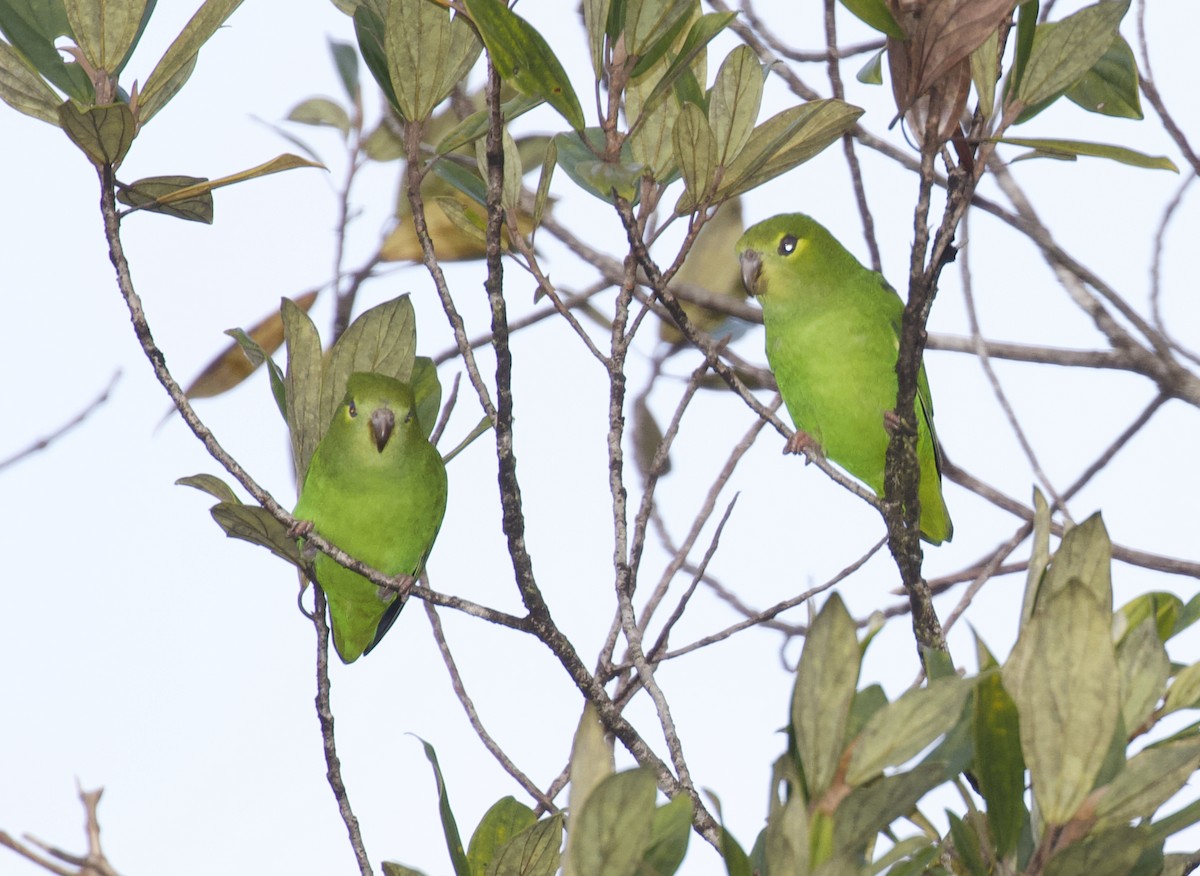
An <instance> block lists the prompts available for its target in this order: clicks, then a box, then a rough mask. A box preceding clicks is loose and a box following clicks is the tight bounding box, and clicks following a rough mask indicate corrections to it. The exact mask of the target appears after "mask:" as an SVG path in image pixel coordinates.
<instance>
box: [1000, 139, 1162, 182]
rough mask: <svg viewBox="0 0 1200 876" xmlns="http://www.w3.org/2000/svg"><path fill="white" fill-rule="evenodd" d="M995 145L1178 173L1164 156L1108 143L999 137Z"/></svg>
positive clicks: (1055, 155)
mask: <svg viewBox="0 0 1200 876" xmlns="http://www.w3.org/2000/svg"><path fill="white" fill-rule="evenodd" d="M996 142H997V143H1009V144H1011V145H1013V146H1027V147H1029V148H1030V149H1036V150H1038V151H1039V152H1043V153H1046V154H1047V155H1048V156H1050V157H1071V158H1073V157H1074V156H1077V155H1089V156H1092V157H1095V158H1107V159H1109V160H1111V161H1119V162H1120V163H1121V164H1129V165H1132V166H1133V167H1145V168H1149V169H1151V170H1171V171H1174V172H1175V173H1179V168H1178V167H1176V166H1175V162H1173V161H1172V160H1171V159H1169V158H1167V157H1166V156H1165V155H1146V154H1145V153H1143V152H1137V151H1135V150H1133V149H1126V148H1125V147H1124V146H1113V145H1111V144H1108V143H1089V142H1087V141H1084V140H1046V139H1029V138H1024V137H1001V138H999V139H998V140H997V141H996Z"/></svg>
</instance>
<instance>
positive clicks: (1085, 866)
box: [1044, 826, 1152, 876]
mask: <svg viewBox="0 0 1200 876" xmlns="http://www.w3.org/2000/svg"><path fill="white" fill-rule="evenodd" d="M1150 842H1152V841H1151V840H1150V838H1149V837H1148V836H1147V835H1146V833H1145V832H1143V831H1139V830H1137V829H1135V828H1132V827H1124V826H1123V827H1119V828H1116V829H1115V830H1109V831H1104V832H1103V833H1099V832H1098V833H1093V834H1091V835H1089V836H1086V837H1084V838H1083V839H1082V840H1081V841H1079V842H1077V843H1072V844H1071V845H1069V846H1067V847H1066V848H1065V849H1063V850H1062V851H1060V852H1059V853H1058V854H1056V855H1055V856H1054V857H1053V858H1051V859H1050V863H1049V864H1047V865H1046V869H1045V871H1044V872H1045V874H1046V876H1132V873H1133V870H1134V865H1135V864H1136V863H1137V861H1138V858H1140V857H1141V856H1142V852H1143V850H1144V849H1145V847H1146V846H1147V845H1148V844H1149V843H1150Z"/></svg>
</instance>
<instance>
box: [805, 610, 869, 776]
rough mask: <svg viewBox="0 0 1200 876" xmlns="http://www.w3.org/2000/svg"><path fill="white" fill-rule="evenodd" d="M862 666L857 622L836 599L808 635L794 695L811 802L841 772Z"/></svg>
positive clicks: (818, 616) (820, 614) (822, 611)
mask: <svg viewBox="0 0 1200 876" xmlns="http://www.w3.org/2000/svg"><path fill="white" fill-rule="evenodd" d="M860 661H861V656H860V653H859V649H858V638H857V636H856V634H855V627H854V620H853V618H851V617H850V613H849V612H848V611H846V606H845V604H844V603H843V602H842V599H841V597H840V596H838V595H837V594H836V593H835V594H833V595H832V596H830V597H829V599H828V600H826V602H825V605H824V606H823V607H822V608H821V611H820V613H819V614H818V615H817V617H816V620H814V621H813V624H812V627H811V629H809V631H808V637H807V638H806V639H805V641H804V650H803V652H802V653H801V655H800V664H799V666H797V667H796V686H795V689H794V691H793V694H792V712H791V717H792V732H793V734H794V736H795V740H796V751H797V754H798V755H799V758H800V766H801V769H802V770H803V772H804V776H805V779H806V781H807V783H808V799H810V800H815V799H817V798H818V797H820V796H821V795H822V794H824V793H825V791H826V790H827V789H828V788H829V786H830V784H831V783H832V782H833V777H834V774H835V773H836V772H837V766H838V762H839V761H840V760H841V757H842V750H843V748H844V745H845V738H846V724H847V722H848V720H849V717H850V706H851V704H852V703H853V702H854V694H855V688H856V687H857V684H858V670H859V664H860Z"/></svg>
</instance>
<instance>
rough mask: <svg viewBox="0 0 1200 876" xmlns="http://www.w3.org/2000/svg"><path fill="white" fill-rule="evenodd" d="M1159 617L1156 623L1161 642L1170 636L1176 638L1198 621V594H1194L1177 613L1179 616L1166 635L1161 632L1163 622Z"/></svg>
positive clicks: (1199, 614) (1199, 599)
mask: <svg viewBox="0 0 1200 876" xmlns="http://www.w3.org/2000/svg"><path fill="white" fill-rule="evenodd" d="M1159 617H1160V619H1159V622H1158V629H1159V635H1160V636H1162V640H1163V641H1164V642H1165V641H1166V640H1167V639H1169V638H1171V637H1172V636H1177V635H1179V634H1180V633H1182V632H1183V631H1184V630H1186V629H1187V628H1188V627H1190V626H1191V625H1192V624H1194V623H1195V622H1196V621H1197V620H1200V593H1198V594H1196V595H1195V596H1193V597H1192V598H1191V599H1189V600H1188V601H1187V604H1186V605H1184V607H1183V608H1182V609H1181V610H1180V612H1179V616H1178V617H1177V618H1176V619H1175V623H1174V624H1173V625H1172V626H1171V628H1170V629H1169V630H1167V632H1166V633H1163V631H1162V630H1163V620H1162V618H1161V615H1160V616H1159Z"/></svg>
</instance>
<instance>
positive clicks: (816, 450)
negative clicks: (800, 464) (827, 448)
mask: <svg viewBox="0 0 1200 876" xmlns="http://www.w3.org/2000/svg"><path fill="white" fill-rule="evenodd" d="M783 452H784V454H785V455H786V454H788V453H802V454H804V456H805V457H806V458H805V464H808V463H809V462H812V460H813V457H817V456H824V455H825V452H824V451H823V450H822V449H821V445H820V444H818V443H817V439H816V438H813V436H812V435H809V434H808V433H807V432H802V431H800V430H799V429H797V430H796V431H795V432H793V433H792V437H791V438H789V439H788V440H787V444H785V445H783Z"/></svg>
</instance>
